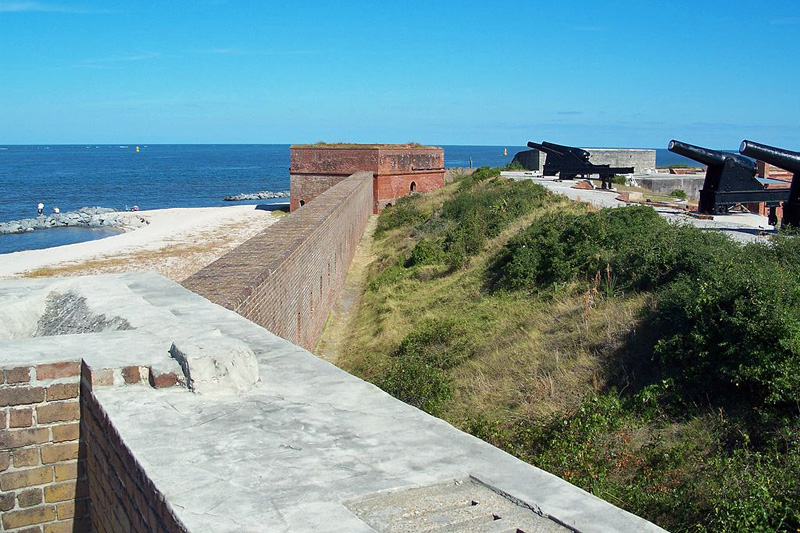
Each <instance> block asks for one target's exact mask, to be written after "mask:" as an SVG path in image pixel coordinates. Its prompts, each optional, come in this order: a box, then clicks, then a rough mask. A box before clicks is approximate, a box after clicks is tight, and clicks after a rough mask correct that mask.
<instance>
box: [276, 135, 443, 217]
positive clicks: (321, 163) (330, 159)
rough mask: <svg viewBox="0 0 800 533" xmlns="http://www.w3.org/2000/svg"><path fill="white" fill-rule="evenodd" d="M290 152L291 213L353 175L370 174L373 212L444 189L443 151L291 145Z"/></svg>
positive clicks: (430, 148)
mask: <svg viewBox="0 0 800 533" xmlns="http://www.w3.org/2000/svg"><path fill="white" fill-rule="evenodd" d="M290 153H291V155H290V159H291V167H290V169H289V180H290V189H291V199H290V209H291V211H295V210H296V209H298V208H299V207H300V206H301V203H303V204H307V203H309V202H310V201H311V200H313V199H314V198H315V197H316V196H318V195H319V194H321V193H322V191H324V190H326V188H327V187H330V186H332V185H334V184H336V183H338V182H339V181H341V180H342V179H343V178H345V177H346V176H349V175H351V174H352V173H354V172H357V171H367V172H372V173H373V176H374V178H373V179H374V181H375V183H374V184H373V212H374V213H379V212H380V211H381V209H383V208H384V207H385V206H386V205H387V204H394V202H395V201H396V200H397V199H398V198H402V197H403V196H407V195H409V194H410V193H411V192H417V191H418V192H430V191H434V190H436V189H439V188H441V187H442V186H444V175H445V169H444V150H442V149H441V148H436V147H432V146H415V145H341V146H338V147H335V146H330V145H328V146H324V145H323V146H318V145H305V146H292V147H291V149H290ZM412 183H413V184H414V188H413V190H412V188H411V184H412Z"/></svg>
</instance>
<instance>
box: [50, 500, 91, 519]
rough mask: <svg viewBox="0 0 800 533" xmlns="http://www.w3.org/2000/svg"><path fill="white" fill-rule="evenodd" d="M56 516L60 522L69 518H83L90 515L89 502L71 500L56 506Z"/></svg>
mask: <svg viewBox="0 0 800 533" xmlns="http://www.w3.org/2000/svg"><path fill="white" fill-rule="evenodd" d="M56 514H57V515H58V519H59V520H66V519H67V518H83V517H84V516H86V515H87V514H89V500H88V499H83V500H80V499H79V500H71V501H65V502H61V503H58V504H56Z"/></svg>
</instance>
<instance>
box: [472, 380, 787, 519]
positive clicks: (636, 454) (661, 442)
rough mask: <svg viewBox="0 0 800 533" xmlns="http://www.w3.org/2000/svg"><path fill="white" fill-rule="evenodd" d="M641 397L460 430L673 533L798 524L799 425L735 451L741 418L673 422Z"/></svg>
mask: <svg viewBox="0 0 800 533" xmlns="http://www.w3.org/2000/svg"><path fill="white" fill-rule="evenodd" d="M660 388H662V389H663V386H662V387H660ZM663 393H664V391H663V390H662V391H659V392H658V393H657V396H659V397H662V395H663ZM641 400H642V397H641V396H640V395H637V396H635V397H628V398H620V397H619V396H618V395H617V393H616V392H615V391H611V392H610V393H608V394H603V395H600V396H593V397H590V398H587V399H586V400H585V401H584V402H583V403H582V404H581V405H580V407H578V408H577V409H574V410H573V411H571V412H568V413H563V414H559V415H555V416H553V417H552V419H550V420H548V421H544V422H541V423H534V422H532V421H530V420H527V419H520V420H516V421H509V420H507V419H505V420H497V419H487V418H485V417H476V418H471V419H468V420H467V421H466V422H464V423H462V428H463V429H464V430H465V431H468V432H469V433H472V434H473V435H475V436H477V437H479V438H481V439H483V440H485V441H487V442H490V443H492V444H494V445H495V446H498V447H500V448H502V449H504V450H505V451H507V452H509V453H512V454H514V455H516V456H517V457H520V458H522V459H524V460H525V461H527V462H529V463H530V464H534V465H536V466H538V467H539V468H543V469H545V470H547V471H549V472H552V473H553V474H556V475H558V476H560V477H562V478H564V479H566V480H568V481H570V482H571V483H574V484H576V485H578V486H579V487H582V488H583V489H585V490H588V491H590V492H592V493H593V494H595V495H597V496H599V497H601V498H604V499H607V500H608V501H611V502H613V503H615V504H617V505H620V506H622V507H623V508H625V509H626V510H628V511H631V512H633V513H635V514H637V515H639V516H642V517H644V518H646V519H648V520H651V521H653V522H655V523H657V524H658V525H660V526H662V527H665V528H668V529H670V530H673V531H724V532H734V531H796V530H797V529H798V527H800V434H798V432H797V431H796V427H795V428H794V430H792V429H789V428H787V431H786V434H787V435H788V437H783V438H775V439H770V440H768V441H767V442H766V443H765V444H764V445H763V446H762V448H761V449H760V450H756V449H754V448H753V447H751V446H750V445H749V444H747V439H746V438H745V439H744V442H741V443H739V444H737V445H735V446H730V445H729V444H727V443H726V442H725V440H726V438H727V437H726V431H730V432H733V433H736V434H739V435H741V434H742V432H743V431H744V427H743V426H742V425H741V423H740V422H739V421H738V420H737V419H729V418H723V417H722V415H721V414H715V415H713V416H698V415H694V416H693V417H692V418H690V419H689V420H686V421H684V422H673V421H671V420H670V419H669V418H666V417H664V416H663V414H659V415H658V416H656V417H653V416H652V413H647V412H648V411H649V410H650V409H651V408H650V407H649V406H647V405H645V406H644V411H643V410H642V409H643V408H642V406H641V404H640V402H641ZM645 403H646V404H649V402H645ZM643 415H644V416H643Z"/></svg>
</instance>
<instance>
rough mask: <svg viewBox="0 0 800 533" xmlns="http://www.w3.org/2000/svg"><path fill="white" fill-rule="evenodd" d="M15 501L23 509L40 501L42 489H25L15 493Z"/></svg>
mask: <svg viewBox="0 0 800 533" xmlns="http://www.w3.org/2000/svg"><path fill="white" fill-rule="evenodd" d="M17 502H18V503H19V506H20V507H22V508H23V509H24V508H26V507H33V506H34V505H39V504H40V503H42V489H38V488H37V489H27V490H23V491H22V492H19V493H17Z"/></svg>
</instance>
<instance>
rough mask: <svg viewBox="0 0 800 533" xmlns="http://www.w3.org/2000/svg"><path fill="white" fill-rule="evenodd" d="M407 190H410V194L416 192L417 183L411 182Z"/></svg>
mask: <svg viewBox="0 0 800 533" xmlns="http://www.w3.org/2000/svg"><path fill="white" fill-rule="evenodd" d="M409 189H411V192H414V191H416V190H417V182H416V181H412V182H411V187H409Z"/></svg>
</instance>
